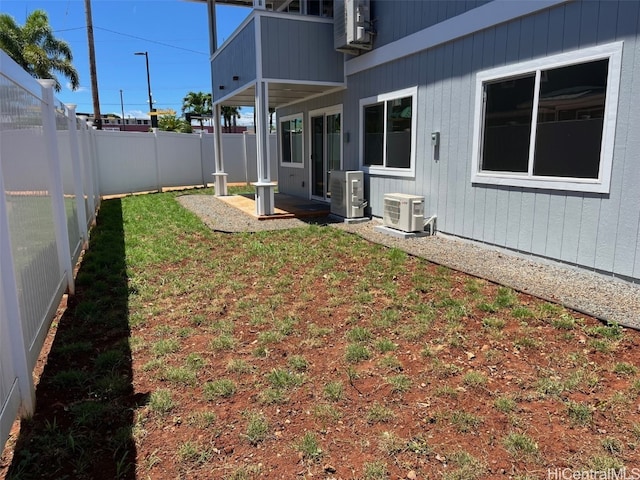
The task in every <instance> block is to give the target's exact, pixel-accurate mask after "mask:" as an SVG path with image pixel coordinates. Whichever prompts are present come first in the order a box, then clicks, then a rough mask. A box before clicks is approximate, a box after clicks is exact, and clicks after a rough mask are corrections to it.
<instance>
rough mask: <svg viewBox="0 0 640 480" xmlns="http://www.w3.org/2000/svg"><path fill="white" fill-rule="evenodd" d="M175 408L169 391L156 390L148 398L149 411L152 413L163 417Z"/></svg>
mask: <svg viewBox="0 0 640 480" xmlns="http://www.w3.org/2000/svg"><path fill="white" fill-rule="evenodd" d="M174 407H175V403H174V402H173V398H172V395H171V391H169V390H166V389H161V390H156V391H155V392H153V393H151V395H150V397H149V409H150V410H151V411H152V412H155V413H158V414H160V415H164V414H167V413H169V412H170V411H171V410H173V408H174Z"/></svg>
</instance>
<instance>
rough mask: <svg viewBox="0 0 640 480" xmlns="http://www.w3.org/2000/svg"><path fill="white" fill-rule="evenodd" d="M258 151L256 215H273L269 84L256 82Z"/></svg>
mask: <svg viewBox="0 0 640 480" xmlns="http://www.w3.org/2000/svg"><path fill="white" fill-rule="evenodd" d="M255 109H256V152H257V155H256V157H257V167H258V181H257V182H255V183H253V185H254V186H255V187H256V215H258V216H263V215H273V214H274V211H275V200H274V190H275V187H276V185H277V184H276V183H274V182H272V181H271V166H270V162H269V156H270V155H269V130H268V129H269V122H268V116H269V84H268V83H267V82H263V81H258V82H256V100H255Z"/></svg>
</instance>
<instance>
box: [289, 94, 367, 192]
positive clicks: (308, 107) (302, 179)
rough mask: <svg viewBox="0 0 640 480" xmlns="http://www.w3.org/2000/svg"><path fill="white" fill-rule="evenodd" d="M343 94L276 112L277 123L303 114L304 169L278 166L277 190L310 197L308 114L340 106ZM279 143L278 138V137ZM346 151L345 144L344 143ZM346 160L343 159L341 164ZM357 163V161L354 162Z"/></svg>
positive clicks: (291, 106) (326, 96)
mask: <svg viewBox="0 0 640 480" xmlns="http://www.w3.org/2000/svg"><path fill="white" fill-rule="evenodd" d="M342 95H343V92H337V93H332V94H330V95H325V96H323V97H318V98H315V99H313V100H310V101H308V102H304V103H296V104H295V105H290V106H288V107H284V108H279V109H278V110H277V115H278V122H279V121H280V118H282V117H285V116H287V115H293V114H297V113H302V114H303V127H302V128H303V129H304V136H303V139H304V146H303V149H304V168H291V167H283V166H280V167H279V169H278V190H279V191H280V192H285V193H287V194H289V195H295V196H298V197H305V198H309V196H310V192H311V189H310V178H311V172H310V165H311V153H310V152H311V140H310V139H311V135H310V130H309V112H310V111H313V110H319V109H321V108H325V107H333V106H335V105H342ZM343 132H344V127H343ZM350 140H351V141H352V142H353V141H354V140H357V139H355V138H354V136H353V135H350ZM278 141H279V137H278ZM342 141H343V142H344V141H345V135H344V134H343V136H342ZM345 149H346V143H345ZM344 161H346V158H344V159H343V162H344ZM356 163H357V160H356ZM278 164H280V148H279V147H278Z"/></svg>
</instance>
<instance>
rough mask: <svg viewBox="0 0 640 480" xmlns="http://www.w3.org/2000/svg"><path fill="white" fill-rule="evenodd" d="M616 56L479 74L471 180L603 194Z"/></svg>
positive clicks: (612, 49) (574, 56)
mask: <svg viewBox="0 0 640 480" xmlns="http://www.w3.org/2000/svg"><path fill="white" fill-rule="evenodd" d="M621 50H622V44H621V43H616V44H613V45H607V46H603V47H594V48H590V49H585V50H581V51H578V52H573V53H569V54H562V55H557V56H555V57H547V58H546V59H543V60H539V61H533V62H527V63H525V64H520V65H516V66H515V67H502V68H499V69H495V70H491V71H488V72H481V73H479V74H478V76H477V95H478V98H477V99H476V100H477V103H476V119H475V132H474V133H475V137H474V142H475V143H474V158H473V171H472V181H473V182H477V183H494V184H504V185H514V186H526V187H534V188H551V189H563V190H577V191H589V192H603V193H605V192H608V189H609V179H610V175H611V161H612V156H613V140H614V138H613V137H614V129H615V117H616V109H617V103H618V102H617V101H618V98H617V97H618V84H619V78H620V58H621Z"/></svg>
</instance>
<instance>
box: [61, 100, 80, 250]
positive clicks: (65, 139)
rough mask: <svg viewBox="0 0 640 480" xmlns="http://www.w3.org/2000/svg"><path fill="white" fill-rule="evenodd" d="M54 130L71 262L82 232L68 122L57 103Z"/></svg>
mask: <svg viewBox="0 0 640 480" xmlns="http://www.w3.org/2000/svg"><path fill="white" fill-rule="evenodd" d="M55 111H56V132H57V137H58V142H57V143H58V157H59V159H60V168H61V173H62V191H63V193H64V209H65V214H66V217H67V232H68V235H69V253H70V255H71V258H72V260H73V262H74V263H75V261H76V260H77V259H78V258H79V257H80V250H81V249H82V234H81V232H80V226H79V225H78V211H77V205H76V202H77V199H76V191H75V185H74V183H73V162H72V161H71V138H70V134H69V122H68V120H67V116H66V114H65V107H64V106H63V105H62V104H59V103H57V104H56V106H55Z"/></svg>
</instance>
